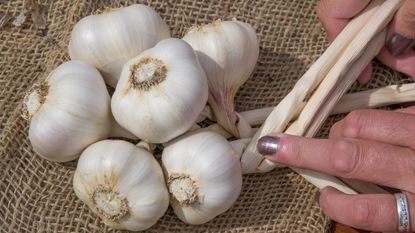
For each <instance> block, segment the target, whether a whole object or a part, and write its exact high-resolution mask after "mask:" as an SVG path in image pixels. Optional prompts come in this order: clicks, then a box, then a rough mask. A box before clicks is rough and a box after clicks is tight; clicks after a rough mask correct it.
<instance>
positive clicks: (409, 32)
mask: <svg viewBox="0 0 415 233" xmlns="http://www.w3.org/2000/svg"><path fill="white" fill-rule="evenodd" d="M369 2H370V0H320V1H319V3H318V5H317V8H316V12H317V16H318V18H319V19H320V21H321V23H322V24H323V27H324V29H325V30H326V32H327V36H328V40H329V42H332V41H333V40H334V39H335V38H336V36H337V35H338V34H339V33H340V32H341V30H343V28H344V27H345V26H346V24H347V23H348V22H349V21H350V20H351V19H352V18H353V17H354V16H356V15H358V14H359V13H360V12H361V11H362V10H363V9H364V8H365V7H366V6H367V5H368V4H369ZM414 39H415V1H414V0H405V1H404V2H403V4H402V6H401V7H400V8H399V10H398V11H397V13H396V14H395V17H394V19H393V20H392V22H391V24H390V25H389V32H388V40H387V42H386V46H385V48H383V49H382V50H381V51H380V53H379V54H378V56H377V59H378V60H380V61H381V62H382V63H384V64H385V65H387V66H389V67H390V68H392V69H395V70H397V71H400V72H402V73H404V74H407V75H409V76H410V77H413V78H415V49H414V46H415V43H414ZM371 75H372V64H369V65H368V67H367V68H366V69H365V70H364V71H363V72H362V74H361V75H360V77H359V78H358V80H359V82H360V83H367V82H368V81H369V79H370V77H371Z"/></svg>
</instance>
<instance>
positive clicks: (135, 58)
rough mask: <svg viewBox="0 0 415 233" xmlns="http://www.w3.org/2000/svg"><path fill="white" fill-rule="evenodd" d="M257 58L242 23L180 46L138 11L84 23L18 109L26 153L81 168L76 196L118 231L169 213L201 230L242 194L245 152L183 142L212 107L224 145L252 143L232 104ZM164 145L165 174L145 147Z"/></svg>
mask: <svg viewBox="0 0 415 233" xmlns="http://www.w3.org/2000/svg"><path fill="white" fill-rule="evenodd" d="M258 53H259V46H258V41H257V38H256V34H255V31H254V29H253V28H252V27H251V26H250V25H249V24H246V23H243V22H239V21H237V20H233V21H223V22H222V21H216V22H213V23H212V24H209V25H204V26H197V27H194V28H193V29H191V30H190V31H189V33H188V34H187V35H185V37H184V38H183V40H182V39H177V38H170V31H169V28H168V26H167V24H166V23H165V22H164V21H163V20H162V18H161V17H160V16H159V15H158V14H157V12H156V11H154V10H153V9H152V8H150V7H148V6H145V5H139V4H137V5H132V6H128V7H125V8H119V9H115V10H110V11H105V12H104V13H102V14H98V15H91V16H88V17H85V18H83V19H81V20H80V21H79V22H78V23H77V24H76V25H75V26H74V29H73V31H72V34H71V38H70V42H69V55H70V57H71V61H67V62H65V63H63V64H61V65H60V66H58V67H57V68H56V69H55V70H53V71H52V72H51V73H50V74H49V76H48V77H47V78H46V79H44V80H43V81H42V82H41V83H39V84H37V85H36V86H34V87H33V88H32V91H31V92H30V93H29V94H28V95H27V96H26V98H25V100H24V103H25V106H26V108H25V112H24V116H25V117H26V119H28V121H29V122H30V128H29V139H30V142H31V144H32V147H33V150H34V151H35V152H36V153H37V154H38V155H39V156H41V157H42V158H44V159H47V160H50V161H55V162H66V161H70V160H74V159H77V158H78V157H79V160H78V164H77V168H76V171H75V174H74V178H73V187H74V191H75V193H76V195H77V196H78V197H79V198H80V199H81V200H82V201H83V202H84V203H86V204H87V205H88V207H89V208H90V209H91V210H92V211H93V212H94V213H96V214H97V215H98V216H99V217H100V218H101V219H102V220H103V221H104V223H105V224H107V225H109V226H111V227H113V228H115V229H127V230H134V231H139V230H145V229H147V228H149V227H151V226H152V225H154V224H155V223H156V222H157V221H158V219H160V218H161V217H162V216H163V215H164V213H165V211H166V209H167V208H168V206H169V203H170V204H171V206H172V208H173V210H174V212H175V213H176V215H177V216H178V217H179V218H180V219H181V220H182V221H184V222H186V223H189V224H202V223H205V222H208V221H210V220H211V219H213V218H214V217H216V216H218V215H220V214H221V213H223V212H225V211H226V210H228V209H229V208H231V206H232V205H233V203H234V202H235V201H236V199H237V198H238V196H239V194H240V191H241V185H242V172H241V164H240V161H239V160H240V154H241V150H238V146H236V149H235V145H237V144H231V143H230V142H229V141H227V140H226V138H224V137H223V136H221V135H219V134H217V133H213V132H190V131H191V129H193V126H194V124H195V122H196V121H197V119H198V117H199V116H200V114H201V112H202V111H203V109H204V108H205V106H206V104H207V102H209V105H210V106H211V107H212V109H213V112H214V113H215V117H216V119H217V121H218V123H219V124H221V125H222V126H223V127H224V128H225V129H226V130H228V131H229V133H231V134H233V135H234V136H236V137H250V136H252V132H253V131H252V129H251V127H250V125H249V124H248V123H247V122H246V121H245V120H244V119H243V118H242V117H241V116H240V115H239V114H237V113H236V112H235V110H234V104H233V98H234V96H235V93H236V91H237V90H238V89H239V87H240V86H241V85H242V84H243V83H244V82H245V81H246V80H247V79H248V77H249V76H250V75H251V73H252V71H253V69H254V67H255V64H256V61H257V59H258ZM105 83H106V84H107V85H109V86H112V87H114V88H115V92H114V94H113V95H112V96H110V95H109V93H108V90H107V87H106V85H105ZM111 137H117V140H114V139H109V138H111ZM119 137H122V138H127V139H133V140H137V139H139V140H140V143H138V144H137V145H134V144H132V143H130V142H127V141H123V140H120V139H119ZM130 141H131V140H130ZM161 143H162V144H163V145H164V151H163V152H162V159H161V160H162V161H161V165H160V164H159V162H158V161H157V160H156V159H155V157H154V156H153V152H152V151H151V150H150V148H152V146H149V145H153V144H161ZM241 145H242V144H241Z"/></svg>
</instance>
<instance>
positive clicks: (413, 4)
mask: <svg viewBox="0 0 415 233" xmlns="http://www.w3.org/2000/svg"><path fill="white" fill-rule="evenodd" d="M390 30H391V34H392V35H391V37H390V39H389V41H388V43H387V48H388V50H389V52H390V53H391V54H392V55H394V56H399V55H402V54H404V53H405V51H407V50H408V49H409V48H411V47H412V46H413V45H414V39H415V1H414V0H405V1H404V3H403V5H402V6H401V8H399V10H398V12H397V13H396V14H395V18H394V19H393V21H392V24H391V29H390Z"/></svg>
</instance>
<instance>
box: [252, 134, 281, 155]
mask: <svg viewBox="0 0 415 233" xmlns="http://www.w3.org/2000/svg"><path fill="white" fill-rule="evenodd" d="M279 143H280V138H278V137H272V136H264V137H262V138H260V139H259V140H258V144H257V149H258V151H259V153H260V154H262V155H264V156H270V155H274V154H275V153H277V151H278V146H279Z"/></svg>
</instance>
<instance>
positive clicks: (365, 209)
mask: <svg viewBox="0 0 415 233" xmlns="http://www.w3.org/2000/svg"><path fill="white" fill-rule="evenodd" d="M354 209H355V211H354V214H353V215H352V216H353V218H352V221H353V222H352V223H351V225H354V226H355V227H358V228H370V227H371V226H372V225H373V222H374V219H375V216H376V214H377V213H376V211H377V209H376V206H374V204H373V203H371V202H369V201H368V200H367V199H359V200H357V201H356V202H355V206H354Z"/></svg>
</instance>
